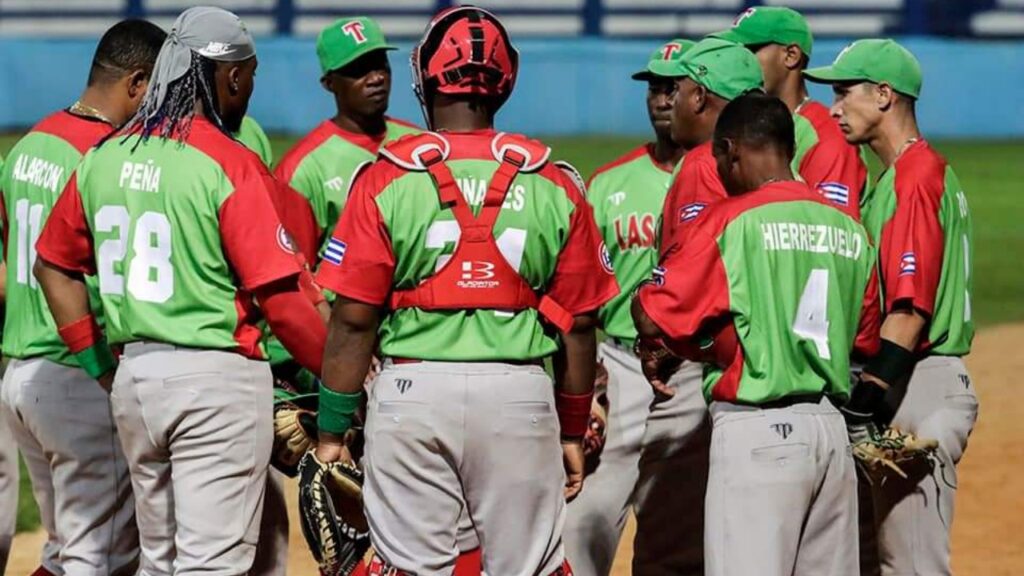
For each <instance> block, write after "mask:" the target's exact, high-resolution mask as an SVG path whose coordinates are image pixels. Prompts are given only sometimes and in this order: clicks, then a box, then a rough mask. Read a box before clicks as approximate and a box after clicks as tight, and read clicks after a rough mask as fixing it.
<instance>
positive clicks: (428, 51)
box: [411, 5, 519, 109]
mask: <svg viewBox="0 0 1024 576" xmlns="http://www.w3.org/2000/svg"><path fill="white" fill-rule="evenodd" d="M411 64H412V76H413V81H414V85H413V89H414V90H415V91H416V96H417V97H418V98H419V99H420V103H421V104H423V106H424V109H426V107H427V106H428V104H427V99H428V98H429V97H431V96H432V95H433V94H434V93H441V94H448V95H478V96H483V97H491V98H495V99H496V100H497V101H498V104H499V105H500V104H502V103H504V102H505V100H506V99H507V98H508V97H509V95H510V94H511V93H512V87H513V86H514V85H515V83H516V74H517V73H518V72H519V51H517V50H516V49H515V47H514V46H512V41H511V40H510V39H509V37H508V32H507V31H506V30H505V27H504V26H503V25H502V24H501V22H500V21H499V20H498V18H497V17H496V16H495V15H494V14H491V13H490V12H488V11H486V10H483V9H481V8H477V7H476V6H468V5H464V6H457V7H453V8H448V9H446V10H442V11H441V12H439V13H438V14H437V15H436V16H434V19H433V20H431V21H430V24H428V25H427V30H426V32H425V33H424V34H423V39H422V40H420V43H419V44H418V45H417V46H416V47H415V48H413V50H412V59H411Z"/></svg>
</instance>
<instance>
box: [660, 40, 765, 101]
mask: <svg viewBox="0 0 1024 576" xmlns="http://www.w3.org/2000/svg"><path fill="white" fill-rule="evenodd" d="M652 72H653V71H652ZM654 74H655V75H656V76H667V77H671V78H679V77H686V78H689V79H691V80H693V81H694V82H696V83H697V84H700V85H701V86H703V87H705V88H707V89H708V90H709V91H711V92H714V93H715V94H717V95H719V96H721V97H722V98H725V99H726V100H732V99H733V98H736V97H737V96H741V95H743V94H746V93H747V92H750V91H751V90H759V89H761V88H762V86H763V85H764V76H763V75H762V72H761V65H760V64H759V63H758V62H757V57H756V56H754V53H753V52H751V51H750V50H747V49H746V48H744V47H743V46H741V45H739V44H736V43H734V42H729V41H728V40H721V39H718V38H705V39H703V40H701V41H700V42H697V43H696V44H694V45H693V47H691V48H690V49H689V50H687V51H686V52H684V53H683V57H682V58H680V59H679V60H677V61H676V62H675V66H674V67H673V69H672V70H670V71H666V72H665V73H662V72H660V71H659V72H654Z"/></svg>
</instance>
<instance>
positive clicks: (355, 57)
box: [324, 44, 398, 74]
mask: <svg viewBox="0 0 1024 576" xmlns="http://www.w3.org/2000/svg"><path fill="white" fill-rule="evenodd" d="M376 50H398V47H397V46H392V45H391V44H377V45H371V46H365V47H363V48H361V49H359V50H356V51H355V52H353V53H352V54H350V55H349V57H348V58H346V59H344V60H342V61H341V62H339V63H337V64H336V65H334V66H332V67H331V68H330V69H328V70H324V74H327V73H330V72H334V71H337V70H341V69H342V68H344V67H345V66H348V65H349V64H351V63H353V62H355V61H356V60H358V59H360V58H362V57H363V56H366V55H367V54H369V53H370V52H374V51H376Z"/></svg>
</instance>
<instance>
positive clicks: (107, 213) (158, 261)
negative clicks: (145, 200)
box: [95, 205, 174, 304]
mask: <svg viewBox="0 0 1024 576" xmlns="http://www.w3.org/2000/svg"><path fill="white" fill-rule="evenodd" d="M133 226H134V231H132V230H131V229H132V227H133ZM95 229H96V231H97V232H104V233H110V234H113V235H114V236H113V237H112V238H108V239H106V240H104V241H103V242H102V243H101V244H100V246H99V249H98V250H97V251H96V260H97V275H98V277H99V281H100V293H101V294H114V295H118V296H123V295H124V294H125V287H126V284H127V290H128V293H129V294H131V295H132V297H133V298H135V299H136V300H140V301H143V302H154V303H157V304H159V303H162V302H166V301H167V300H169V299H170V298H171V296H173V295H174V268H173V267H172V266H171V223H170V221H168V220H167V216H165V215H163V214H161V213H159V212H143V213H142V215H141V216H139V218H138V219H137V220H136V221H135V222H134V223H133V222H132V219H131V215H130V214H128V209H127V208H126V207H124V206H114V205H108V206H103V207H101V208H100V209H99V211H97V212H96V218H95ZM129 237H130V238H131V239H132V246H131V249H132V254H131V258H130V259H129V264H128V274H127V282H126V281H125V276H124V275H123V274H122V273H121V272H120V271H123V269H124V266H123V264H122V263H123V262H124V260H125V258H126V257H127V256H128V238H129Z"/></svg>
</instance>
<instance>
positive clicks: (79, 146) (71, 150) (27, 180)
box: [0, 111, 111, 366]
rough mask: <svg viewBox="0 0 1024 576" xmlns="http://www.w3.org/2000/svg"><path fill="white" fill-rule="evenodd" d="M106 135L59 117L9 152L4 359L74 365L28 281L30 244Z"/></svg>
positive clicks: (105, 127)
mask: <svg viewBox="0 0 1024 576" xmlns="http://www.w3.org/2000/svg"><path fill="white" fill-rule="evenodd" d="M110 130H111V127H110V125H109V124H107V123H106V122H101V121H98V120H93V119H89V118H82V117H79V116H75V115H73V114H70V113H68V112H65V111H61V112H57V113H55V114H52V115H51V116H49V117H47V118H46V119H44V120H43V121H41V122H40V123H39V124H38V125H36V126H35V127H34V128H33V129H32V130H31V131H30V132H29V133H28V134H26V135H25V136H24V137H23V138H22V139H21V140H19V141H18V143H17V144H15V145H14V148H12V149H11V152H10V156H9V157H8V161H7V163H6V164H5V165H4V167H3V172H2V176H0V188H2V190H3V205H4V207H5V209H6V214H7V229H6V230H4V235H5V236H6V241H5V245H4V249H5V254H4V261H5V262H7V296H6V307H7V309H8V310H9V312H10V313H9V314H7V316H6V318H5V320H4V322H5V324H4V336H5V337H4V354H5V355H6V356H10V357H13V358H32V357H44V358H48V359H50V360H53V361H54V362H59V363H62V364H67V365H72V366H75V365H77V362H76V361H75V359H74V357H73V356H72V355H71V354H70V353H68V350H67V347H66V346H65V345H64V342H63V341H62V340H61V339H60V336H58V334H57V328H56V325H55V324H54V322H53V316H52V315H51V314H50V308H49V307H48V306H47V304H46V299H45V298H44V297H43V292H42V290H41V289H40V288H39V285H38V283H37V282H36V279H35V276H33V275H32V266H33V264H34V263H35V260H36V248H35V244H36V240H37V239H38V238H39V234H40V232H41V231H42V229H43V226H44V225H45V224H46V221H47V219H48V218H49V216H50V210H51V209H52V208H53V205H54V204H55V203H56V202H57V198H58V197H59V196H60V194H61V192H62V191H63V190H64V185H65V184H66V183H67V181H68V179H69V178H71V174H72V173H73V172H74V170H75V167H76V166H77V165H78V162H79V161H80V160H81V158H82V154H83V153H84V152H85V151H86V150H87V149H88V148H89V147H90V146H92V145H93V144H95V143H96V142H97V141H98V140H99V139H100V138H102V137H103V136H104V135H105V134H107V133H108V132H110ZM87 285H88V287H89V290H90V295H93V296H95V282H94V280H93V279H92V278H87ZM93 302H94V303H96V301H95V300H93Z"/></svg>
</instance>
